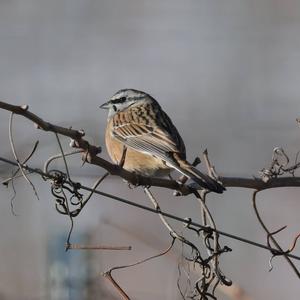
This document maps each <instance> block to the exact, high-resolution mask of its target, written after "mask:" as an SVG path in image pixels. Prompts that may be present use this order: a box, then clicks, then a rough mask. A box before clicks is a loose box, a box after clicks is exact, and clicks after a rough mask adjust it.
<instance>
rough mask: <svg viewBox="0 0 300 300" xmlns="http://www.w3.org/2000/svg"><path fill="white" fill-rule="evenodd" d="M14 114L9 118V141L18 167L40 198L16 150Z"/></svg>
mask: <svg viewBox="0 0 300 300" xmlns="http://www.w3.org/2000/svg"><path fill="white" fill-rule="evenodd" d="M13 116H14V113H13V112H12V113H11V114H10V118H9V127H8V132H9V141H10V146H11V150H12V153H13V155H14V158H15V160H16V162H17V164H18V167H19V169H20V171H21V173H22V175H23V177H24V179H25V180H26V181H27V182H28V183H29V184H30V186H31V187H32V189H33V192H34V194H35V196H36V198H37V199H38V200H39V195H38V193H37V191H36V188H35V186H34V184H33V183H32V182H31V181H30V179H29V178H28V177H27V175H26V174H25V172H24V170H23V167H22V164H21V163H20V160H19V158H18V156H17V152H16V149H15V144H14V139H13V135H12V121H13Z"/></svg>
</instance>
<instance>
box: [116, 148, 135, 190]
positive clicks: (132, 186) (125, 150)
mask: <svg viewBox="0 0 300 300" xmlns="http://www.w3.org/2000/svg"><path fill="white" fill-rule="evenodd" d="M126 153H127V147H126V146H125V145H123V150H122V156H121V159H120V161H119V163H118V166H119V167H121V168H123V166H124V163H125V159H126ZM134 175H135V176H136V179H135V181H136V183H135V184H134V185H132V184H131V183H130V182H128V181H127V180H125V182H126V183H127V185H128V187H129V188H130V189H133V188H134V187H137V186H139V185H140V184H139V176H138V175H137V174H136V173H134Z"/></svg>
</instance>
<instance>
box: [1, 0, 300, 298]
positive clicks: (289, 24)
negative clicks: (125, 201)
mask: <svg viewBox="0 0 300 300" xmlns="http://www.w3.org/2000/svg"><path fill="white" fill-rule="evenodd" d="M299 30H300V2H299V1H293V0H286V1H279V0H251V1H250V0H243V1H236V0H227V1H218V0H213V1H212V0H209V1H206V0H205V1H204V0H197V1H196V0H193V1H192V0H187V1H179V0H172V1H171V0H165V1H157V0H152V1H144V0H143V1H141V0H140V1H137V0H136V1H133V0H132V1H128V0H110V1H105V0H102V1H100V0H99V1H96V0H85V1H84V0H72V1H70V0H52V1H49V0H48V1H46V0H39V1H38V0H1V1H0V98H1V99H3V100H6V101H8V102H11V103H15V104H29V106H30V109H31V110H32V111H33V112H35V113H37V114H38V115H40V116H41V117H43V118H45V119H46V120H49V121H51V122H53V123H56V124H60V125H62V126H73V127H74V128H77V129H79V128H84V129H85V131H86V134H87V137H88V138H89V140H90V141H91V142H93V143H95V144H100V145H103V143H104V139H103V132H104V127H105V122H106V115H105V112H103V111H101V110H99V109H98V106H99V105H100V104H102V103H103V102H104V101H106V100H107V99H108V98H109V97H110V96H111V95H112V94H113V93H114V92H116V91H117V90H118V89H120V88H125V87H133V88H137V89H141V90H145V91H147V92H149V93H151V95H152V96H154V97H155V98H156V99H157V100H158V101H159V102H160V103H161V105H162V106H163V108H164V109H165V110H166V111H167V112H168V114H169V115H170V117H171V118H172V119H173V121H174V123H175V124H176V126H177V128H178V129H179V131H180V133H181V135H182V136H183V138H184V140H185V143H186V147H187V152H188V157H189V158H190V160H192V159H193V158H194V157H195V156H196V155H198V154H199V153H201V152H202V151H203V150H204V149H205V148H208V150H209V153H210V156H211V159H212V160H213V163H214V164H215V165H216V167H217V170H219V172H220V173H221V174H226V175H247V176H252V175H257V174H258V171H259V170H260V169H261V168H263V167H265V166H267V165H268V163H269V161H270V159H271V155H272V149H273V148H274V147H275V146H283V147H285V149H286V151H287V153H289V154H291V155H295V154H296V152H297V150H298V149H299V148H300V141H299V134H300V131H299V128H298V127H297V124H296V122H295V119H296V117H298V116H299V95H300V85H299V78H300V59H299V58H300V50H299V49H300V36H299ZM8 117H9V114H8V113H7V112H4V111H0V125H1V130H0V141H1V142H0V155H1V156H4V157H7V158H12V154H11V151H10V148H9V143H8ZM13 131H14V137H15V142H16V146H17V151H18V154H19V155H20V157H21V158H22V157H25V156H26V155H27V154H28V152H30V150H31V147H32V145H33V143H34V141H35V140H37V139H39V140H40V147H39V151H38V154H37V155H36V156H35V157H34V159H33V160H32V162H31V165H33V166H35V167H41V166H42V164H43V162H44V161H45V159H46V158H47V157H48V156H49V155H52V154H54V153H57V152H58V146H57V144H56V141H55V137H54V136H53V135H52V134H47V133H43V132H39V131H37V130H35V128H34V127H33V126H32V124H31V123H30V122H28V121H25V120H23V119H22V118H20V117H16V118H15V123H14V128H13ZM62 141H63V142H64V147H65V149H68V140H67V139H62ZM103 155H104V157H107V156H106V154H105V151H104V153H103ZM56 167H61V168H63V165H62V164H56ZM70 168H71V172H72V174H73V176H74V179H75V180H78V181H81V182H83V183H85V184H88V185H92V183H93V181H95V180H96V178H97V177H98V176H99V175H100V174H101V173H102V170H100V169H98V168H95V167H92V166H88V165H85V166H84V167H81V162H80V160H79V158H73V159H71V160H70ZM0 172H1V176H2V177H5V176H6V175H8V174H10V172H11V168H10V167H8V166H7V165H5V164H3V163H0ZM33 181H34V183H35V184H36V185H37V188H38V192H39V194H40V198H41V200H40V201H37V200H36V199H35V198H34V196H33V193H32V190H31V188H30V187H29V186H28V185H26V184H25V182H24V180H22V179H20V180H18V182H16V189H17V196H16V199H15V211H16V212H17V214H18V216H16V217H15V216H13V215H12V214H11V211H10V201H9V199H10V197H11V195H12V191H11V189H5V188H4V187H1V188H0V197H1V201H0V207H1V208H0V237H1V243H0V299H57V298H55V296H53V295H51V291H50V290H51V288H49V249H50V248H51V247H50V248H49V245H51V244H53V243H55V240H56V238H57V237H58V236H60V235H62V236H63V237H64V236H66V234H67V231H68V228H69V227H68V226H69V222H68V219H67V218H64V217H62V216H60V215H58V214H57V213H56V212H55V210H54V203H53V198H52V197H51V195H50V191H49V184H48V183H44V182H41V180H40V179H39V178H37V177H33ZM103 190H105V191H111V192H114V193H116V194H118V195H122V196H126V197H127V198H129V199H131V200H134V201H136V202H139V203H142V204H149V205H150V203H148V202H147V199H145V197H144V195H143V193H142V192H141V191H140V189H136V190H128V188H127V187H126V185H125V184H124V183H123V182H122V181H121V180H119V179H109V180H108V181H107V182H106V184H105V186H103ZM156 192H157V195H158V196H159V198H160V201H161V206H162V208H163V209H165V210H167V211H169V212H173V213H176V214H178V215H180V216H182V217H193V218H194V219H195V220H197V219H198V218H199V213H198V212H199V207H198V205H197V203H195V200H194V199H193V198H192V197H187V198H184V199H183V198H175V199H174V198H173V197H172V194H171V193H170V192H168V191H159V190H156ZM298 195H299V194H298V189H293V188H289V189H280V190H273V191H266V192H264V193H262V194H261V195H260V196H259V197H260V199H261V201H260V202H259V206H260V208H261V209H262V213H263V215H264V217H265V219H266V222H267V224H268V225H269V226H270V228H271V229H272V230H275V229H278V228H279V227H281V226H283V225H286V224H287V225H289V226H288V229H287V230H286V231H285V232H284V233H281V234H280V235H279V239H280V241H281V243H282V245H283V246H284V247H287V246H288V245H289V244H290V242H291V240H292V238H293V237H294V236H295V234H296V233H297V232H298V231H299V209H300V204H299V199H298ZM209 207H210V208H211V210H212V213H213V215H214V216H215V219H216V223H217V225H218V227H219V228H221V229H222V230H224V231H227V232H230V233H233V234H237V235H240V236H243V237H248V238H250V239H253V240H256V241H260V242H265V236H264V234H263V232H262V230H261V228H260V227H259V225H258V223H257V221H256V218H255V216H254V213H253V210H252V207H251V191H250V190H241V189H228V192H226V193H225V194H224V196H215V195H212V196H211V197H210V200H209ZM76 232H77V233H83V234H84V233H88V234H89V235H90V236H91V242H93V243H102V244H115V245H132V246H133V247H134V250H133V251H131V252H130V253H127V252H126V253H124V252H122V253H119V252H113V253H111V252H97V253H93V254H92V263H91V266H92V269H91V270H90V274H91V277H92V278H93V280H94V282H96V284H95V285H96V286H97V289H96V291H95V293H96V296H95V295H94V296H93V297H92V298H94V297H95V298H97V299H115V298H116V299H117V295H116V293H115V291H114V290H113V289H112V288H111V286H110V284H109V283H108V282H106V281H105V280H104V279H103V278H101V276H99V274H100V273H101V272H103V271H105V270H107V269H108V268H109V267H110V266H113V265H116V264H126V263H131V262H133V261H135V260H137V259H138V258H144V257H147V256H150V255H153V254H155V253H157V252H159V251H160V250H162V249H164V248H166V247H167V245H168V237H169V236H168V233H167V231H166V230H165V228H164V227H163V226H162V224H160V222H159V221H158V217H157V216H155V215H151V214H149V213H145V212H141V211H139V210H137V209H134V208H129V207H125V206H124V205H122V204H118V203H114V202H112V201H110V200H107V199H104V198H101V197H98V196H97V197H94V198H93V199H92V200H91V202H90V203H89V204H88V206H87V207H86V209H85V210H84V212H83V213H82V214H81V215H80V216H79V217H78V218H77V219H76V226H75V236H76ZM223 242H224V243H225V244H227V245H229V246H231V247H232V248H233V252H232V253H230V254H228V255H224V258H223V261H222V266H223V269H224V271H225V272H226V274H227V275H228V276H229V277H230V278H231V279H232V280H233V281H234V282H236V283H238V284H239V285H241V286H242V287H243V288H244V289H245V291H246V292H247V293H249V294H250V296H251V297H252V298H253V299H264V298H266V299H274V300H280V299H291V300H293V299H298V297H299V296H298V295H299V290H300V289H299V281H298V279H297V278H296V276H295V275H294V273H292V271H291V269H290V268H289V266H288V265H287V264H286V263H285V261H284V260H283V259H282V258H277V259H275V260H274V270H273V271H272V272H271V273H269V272H268V268H269V266H268V259H269V253H267V252H266V251H264V250H260V249H257V248H254V247H252V246H248V245H244V244H241V243H238V242H235V241H232V240H229V239H223ZM58 246H60V247H61V249H62V250H61V251H63V245H62V244H59V245H58ZM179 250H180V247H178V248H177V251H176V250H174V251H173V252H172V253H171V254H170V255H168V256H166V257H164V258H160V259H157V260H155V261H153V262H151V263H147V264H145V265H143V266H140V267H136V268H134V269H130V270H127V271H120V273H118V275H117V278H118V279H120V283H121V285H122V286H123V287H124V288H125V289H126V291H127V292H128V293H129V295H132V296H133V299H181V298H180V295H179V293H178V291H177V288H176V280H177V266H176V260H177V258H178V255H179V253H180V251H179ZM298 252H299V246H298V247H297V249H296V250H295V253H296V254H298ZM295 263H296V264H297V265H298V266H299V263H298V262H295ZM74 264H76V262H75V263H74ZM78 268H79V269H80V265H79V266H78ZM86 297H87V298H89V297H88V296H86ZM92 298H90V299H92ZM61 299H62V298H61ZM64 299H69V298H68V296H66V298H64ZM220 299H223V296H220Z"/></svg>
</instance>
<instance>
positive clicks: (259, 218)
mask: <svg viewBox="0 0 300 300" xmlns="http://www.w3.org/2000/svg"><path fill="white" fill-rule="evenodd" d="M258 192H260V191H259V190H256V191H254V192H253V194H252V204H253V208H254V212H255V215H256V217H257V219H258V221H259V223H260V225H261V226H262V228H263V229H264V230H265V232H266V233H267V236H268V237H269V238H270V239H271V241H272V243H273V244H274V245H275V247H276V248H277V250H278V252H276V255H283V256H284V258H285V259H286V260H287V262H288V263H289V265H290V266H291V268H292V269H293V270H294V272H295V274H296V275H297V277H298V278H300V273H299V271H298V269H297V268H296V266H295V264H294V263H293V262H292V261H291V259H290V258H289V257H288V256H287V255H286V253H285V251H283V250H282V248H281V246H280V245H279V244H278V242H277V241H276V239H275V238H274V236H273V235H272V233H271V232H270V231H269V229H268V228H267V226H266V225H265V223H264V222H263V220H262V218H261V216H260V214H259V212H258V209H257V205H256V196H257V194H258ZM272 254H273V255H274V253H273V252H272Z"/></svg>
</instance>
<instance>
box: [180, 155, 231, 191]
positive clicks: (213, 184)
mask: <svg viewBox="0 0 300 300" xmlns="http://www.w3.org/2000/svg"><path fill="white" fill-rule="evenodd" d="M177 163H178V165H177V166H176V167H175V166H174V168H175V169H176V170H177V171H179V172H180V173H182V174H183V175H185V176H187V177H189V178H190V179H192V180H193V181H195V182H196V183H197V184H199V185H200V186H201V187H203V188H205V189H208V190H210V191H212V192H215V193H218V194H222V193H223V191H225V190H226V189H225V187H224V186H223V185H222V184H221V183H219V182H217V181H216V180H215V179H213V178H211V177H209V176H208V175H206V174H203V173H201V172H200V171H199V170H198V169H196V168H195V167H193V166H192V165H191V164H189V163H188V162H187V161H186V160H182V159H180V160H178V159H177Z"/></svg>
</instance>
